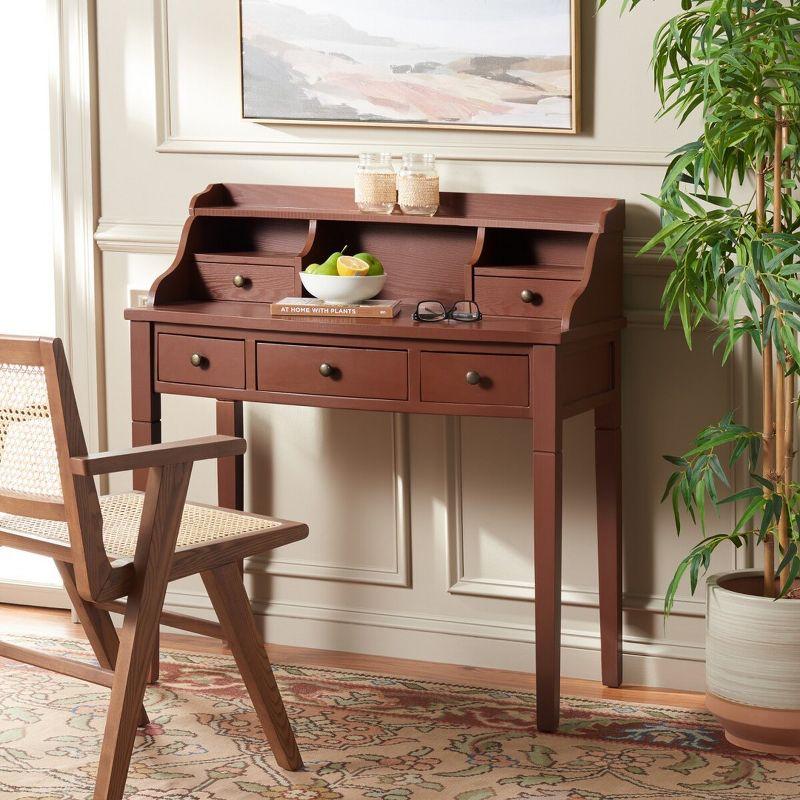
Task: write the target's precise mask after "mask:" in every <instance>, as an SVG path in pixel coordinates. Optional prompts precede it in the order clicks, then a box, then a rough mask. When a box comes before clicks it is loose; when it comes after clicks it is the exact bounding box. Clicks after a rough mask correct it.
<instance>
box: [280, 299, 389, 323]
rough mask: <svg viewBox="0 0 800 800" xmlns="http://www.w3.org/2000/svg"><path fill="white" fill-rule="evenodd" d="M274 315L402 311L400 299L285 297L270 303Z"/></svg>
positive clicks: (372, 314) (359, 314) (357, 314)
mask: <svg viewBox="0 0 800 800" xmlns="http://www.w3.org/2000/svg"><path fill="white" fill-rule="evenodd" d="M270 311H271V313H272V315H273V316H274V317H373V318H374V317H384V318H386V319H390V318H391V317H396V316H397V315H398V314H399V313H400V301H399V300H365V301H364V302H363V303H354V304H352V305H348V304H342V303H329V302H328V301H327V300H318V299H317V298H316V297H284V298H283V300H278V301H277V302H275V303H272V304H271V305H270Z"/></svg>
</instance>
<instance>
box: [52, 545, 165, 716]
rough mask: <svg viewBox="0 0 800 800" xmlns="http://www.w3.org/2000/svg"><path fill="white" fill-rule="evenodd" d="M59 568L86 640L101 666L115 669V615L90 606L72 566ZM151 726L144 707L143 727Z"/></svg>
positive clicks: (58, 563)
mask: <svg viewBox="0 0 800 800" xmlns="http://www.w3.org/2000/svg"><path fill="white" fill-rule="evenodd" d="M54 561H55V559H54ZM55 565H56V569H57V570H58V574H59V575H60V576H61V580H62V581H63V583H64V588H65V589H66V591H67V595H68V596H69V600H70V603H72V607H73V609H75V613H76V614H77V616H78V619H79V620H80V623H81V625H82V626H83V630H84V633H85V634H86V638H87V639H88V640H89V644H90V645H91V646H92V650H93V651H94V655H95V658H96V659H97V663H98V664H100V666H101V667H104V668H105V669H114V668H115V666H116V663H117V653H118V652H119V637H118V636H117V629H116V628H115V627H114V623H113V622H112V621H111V615H110V614H109V613H108V611H104V610H103V609H102V608H98V607H97V606H95V605H93V604H92V603H87V602H86V601H85V600H84V599H83V598H82V597H81V596H80V594H79V593H78V588H77V586H76V585H75V571H74V570H73V568H72V564H68V563H67V562H66V561H55ZM149 722H150V719H149V717H148V716H147V711H146V710H145V707H144V705H143V706H142V708H141V710H140V711H139V727H141V728H143V727H144V726H145V725H147V724H148V723H149Z"/></svg>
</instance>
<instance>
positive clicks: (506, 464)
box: [97, 0, 747, 688]
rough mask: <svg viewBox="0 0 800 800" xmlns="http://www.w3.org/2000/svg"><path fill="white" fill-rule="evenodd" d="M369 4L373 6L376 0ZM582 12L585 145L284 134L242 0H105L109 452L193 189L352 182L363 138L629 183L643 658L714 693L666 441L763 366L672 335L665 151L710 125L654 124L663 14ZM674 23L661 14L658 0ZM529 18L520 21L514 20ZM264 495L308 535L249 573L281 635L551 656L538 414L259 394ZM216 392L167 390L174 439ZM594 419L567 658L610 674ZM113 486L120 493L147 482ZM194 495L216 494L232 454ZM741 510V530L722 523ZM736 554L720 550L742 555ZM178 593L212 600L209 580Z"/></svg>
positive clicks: (654, 675)
mask: <svg viewBox="0 0 800 800" xmlns="http://www.w3.org/2000/svg"><path fill="white" fill-rule="evenodd" d="M366 5H367V4H366V3H365V6H366ZM647 6H648V7H645V8H642V9H641V11H640V12H638V13H636V14H634V15H632V16H625V17H623V18H622V19H620V18H619V17H618V14H617V12H616V9H611V8H609V9H607V10H606V11H604V12H602V13H601V14H600V15H599V17H597V18H595V17H594V15H593V11H592V4H591V3H590V2H587V3H584V9H583V39H584V46H583V77H584V91H583V108H584V112H583V116H584V130H585V131H586V132H585V133H584V134H582V135H580V136H575V137H564V136H556V135H554V136H542V135H539V136H535V135H520V134H499V133H494V134H489V133H481V134H479V133H469V132H458V133H449V132H441V131H399V130H395V131H389V132H384V131H381V130H375V129H368V128H333V127H331V128H328V127H313V128H312V127H292V126H286V127H277V128H270V127H264V126H259V125H256V124H253V123H248V122H244V121H242V120H241V119H240V118H239V111H238V109H239V99H238V92H239V87H238V82H239V78H238V67H237V46H238V41H237V2H236V0H127V2H126V3H125V4H124V12H123V11H122V10H121V8H122V7H121V5H120V3H118V2H116V0H98V9H97V11H98V42H99V43H98V64H99V93H100V106H99V108H100V145H101V160H100V165H101V204H102V219H101V221H100V225H99V228H98V233H97V240H98V243H99V245H100V247H101V249H102V251H103V295H104V334H105V369H106V373H105V374H106V381H105V383H106V392H107V397H108V442H109V445H110V446H112V447H120V446H125V445H126V444H127V443H128V442H129V423H128V420H129V388H130V385H129V375H128V370H129V360H128V335H127V326H126V324H125V322H124V321H123V319H122V310H123V308H124V307H125V306H126V305H127V303H128V293H129V290H131V289H146V288H147V287H148V286H149V285H150V283H151V282H152V280H153V279H154V278H155V277H156V276H157V275H158V274H159V273H160V272H161V271H163V270H164V269H165V267H166V266H167V265H168V264H169V262H170V259H171V256H172V254H173V253H174V252H175V246H176V243H177V238H178V233H179V229H180V225H181V223H182V221H183V219H184V217H185V213H186V208H187V204H188V201H189V198H190V197H191V196H192V194H194V193H195V192H196V191H198V190H199V189H201V188H203V187H205V186H206V184H208V183H211V182H213V181H240V182H274V183H296V184H312V185H330V186H347V185H349V184H350V182H351V180H352V173H353V165H354V164H353V158H352V157H353V156H354V154H356V153H357V152H358V151H359V150H362V149H373V148H377V147H380V148H381V149H389V150H392V151H394V152H400V151H401V150H403V149H406V148H422V147H425V148H427V149H430V150H433V151H434V152H437V153H438V154H439V155H440V157H441V159H442V160H441V165H440V166H441V174H442V181H443V184H444V187H445V188H447V189H450V190H457V191H458V190H463V191H495V192H521V193H541V194H559V193H561V194H577V195H606V196H609V195H613V196H617V197H622V198H625V200H626V201H627V203H628V209H629V211H628V227H627V231H626V235H627V241H626V267H625V268H626V281H625V304H626V310H627V315H628V318H629V321H630V325H629V328H628V329H627V331H626V332H625V334H624V365H623V370H624V373H623V374H624V386H625V390H624V414H625V417H624V426H625V428H624V480H625V490H624V492H625V494H624V496H625V517H624V524H625V594H626V608H627V610H626V615H625V669H626V679H627V680H628V681H629V682H635V683H647V684H653V685H669V686H679V687H686V688H690V687H691V688H699V687H700V686H701V684H702V660H703V646H702V643H703V626H704V621H703V618H702V615H703V602H702V599H701V598H691V597H690V596H689V595H688V593H687V592H684V593H682V595H681V598H680V600H679V602H678V604H677V613H676V614H675V616H674V617H673V618H672V619H671V620H670V622H669V625H668V626H667V627H666V628H665V627H664V624H663V622H664V620H663V616H662V615H661V613H660V607H661V603H662V599H663V591H664V588H665V586H666V584H667V582H668V580H669V577H670V575H671V570H672V569H673V566H674V564H675V562H676V561H677V559H678V558H679V556H680V554H682V552H683V551H684V548H685V547H686V545H687V542H690V541H693V540H694V538H693V537H694V536H695V534H694V533H693V532H692V531H687V532H686V533H685V534H684V536H683V538H682V541H680V542H678V541H677V540H676V538H675V536H674V532H673V528H672V522H671V514H670V510H669V509H668V508H666V507H662V506H660V505H659V502H658V500H659V497H660V494H661V489H662V484H663V480H664V478H665V475H666V474H667V469H666V466H665V465H664V464H663V462H662V461H661V459H660V454H661V453H664V452H675V451H678V450H680V449H681V448H682V447H683V446H684V445H685V444H686V442H687V440H688V438H689V437H690V435H692V434H693V433H694V432H696V431H697V430H698V429H699V428H700V427H701V426H702V425H704V424H706V423H707V422H709V421H711V420H713V419H718V418H719V417H720V416H721V415H722V414H723V413H724V411H725V410H727V409H728V408H729V407H733V406H739V407H741V406H742V405H744V406H745V407H746V404H747V392H746V385H745V382H744V381H743V380H742V377H741V374H742V373H743V370H742V369H741V368H740V366H737V364H736V363H734V364H732V365H731V366H729V367H726V368H724V369H723V368H720V367H718V366H717V365H716V361H715V358H714V357H713V355H712V354H711V352H710V347H709V346H708V342H706V341H703V342H702V343H701V344H699V345H698V346H697V347H696V349H695V352H694V353H693V354H689V353H688V352H687V350H686V348H685V345H684V343H683V341H682V336H681V333H680V331H679V330H678V329H676V328H670V329H668V330H667V331H663V330H662V328H661V314H660V312H659V311H658V298H659V294H660V290H661V286H662V284H663V276H664V272H665V270H664V267H663V265H660V264H659V263H657V262H656V261H655V260H654V259H653V258H646V259H638V260H635V259H634V258H633V254H634V253H635V252H636V250H637V249H638V247H639V246H640V244H641V242H642V238H643V237H646V236H647V235H648V234H649V233H650V232H651V231H652V230H653V229H654V226H655V223H656V219H655V215H654V214H653V211H652V209H651V208H649V207H648V205H647V203H646V201H643V199H642V198H641V193H643V192H655V191H657V189H658V185H659V182H660V179H661V176H662V168H663V164H664V156H663V154H664V153H667V152H669V151H670V150H672V149H673V148H674V147H675V146H676V145H677V144H678V143H680V142H681V141H683V140H684V139H687V138H690V137H691V132H686V133H683V134H680V135H676V132H675V131H674V129H673V126H672V124H671V123H658V124H656V123H654V121H653V112H654V110H655V100H654V97H653V93H652V89H651V82H650V78H649V76H648V73H647V68H646V66H647V62H648V59H649V53H650V44H649V42H650V41H651V38H652V32H653V30H654V29H655V26H656V24H657V21H658V19H657V15H658V13H659V11H658V10H657V9H656V8H655V4H653V6H652V7H650V4H647ZM661 13H663V12H661ZM509 24H513V23H512V22H511V21H510V23H509ZM245 427H246V435H247V437H248V439H249V442H250V449H249V454H248V461H247V485H246V495H247V506H248V508H251V509H253V510H256V511H262V512H272V513H275V514H277V515H280V516H284V517H288V518H298V519H302V520H305V521H307V522H308V523H309V524H310V526H311V536H310V538H309V539H308V540H307V541H306V542H301V543H297V544H295V545H292V546H290V547H286V548H284V549H282V550H281V551H280V553H279V554H278V557H277V558H276V559H274V560H272V561H263V562H258V563H251V564H250V565H249V569H248V576H247V580H248V583H249V589H250V591H251V596H252V598H253V601H254V607H255V609H256V610H257V612H258V613H259V614H262V615H267V614H268V617H266V616H265V617H264V624H265V627H266V631H267V635H268V636H269V638H270V640H272V641H275V642H283V643H290V644H297V645H301V646H310V647H324V648H333V649H339V650H353V651H358V652H368V653H380V654H387V655H396V656H403V657H415V658H425V659H431V660H441V661H453V662H460V663H465V664H474V665H481V666H495V667H505V668H511V669H523V670H527V669H530V668H531V665H532V663H533V650H532V643H533V641H534V635H535V632H534V629H533V586H532V583H531V576H532V543H531V525H532V513H531V501H530V490H531V466H530V441H531V434H530V426H529V424H528V423H525V422H521V421H516V420H487V419H472V418H466V419H463V420H461V421H459V420H455V419H447V418H444V417H433V416H418V417H409V418H406V417H404V416H402V415H382V414H379V413H362V412H346V411H322V410H315V409H306V408H266V407H257V406H249V407H247V408H246V421H245ZM212 428H213V402H212V401H210V400H198V399H189V398H183V399H179V398H174V397H173V398H166V399H165V401H164V426H163V430H164V437H165V438H167V439H175V438H180V437H185V436H192V435H199V434H203V433H208V432H209V431H211V430H212ZM592 459H593V429H592V421H591V418H590V417H589V416H582V417H578V418H576V419H573V420H571V421H569V422H568V423H567V426H566V435H565V454H564V469H565V485H566V495H565V503H564V538H565V552H564V600H565V602H566V603H567V605H566V606H565V609H564V615H563V616H564V622H563V625H564V637H563V646H564V650H563V656H564V671H565V674H567V675H572V676H579V677H588V678H597V677H599V634H598V620H597V579H596V565H597V559H596V554H595V547H594V535H595V534H594V525H595V513H594V485H593V467H592ZM127 485H128V484H127V482H126V479H125V478H119V479H116V480H115V481H114V482H113V484H112V488H114V489H122V488H125V487H126V486H127ZM191 496H192V497H193V498H194V499H197V500H206V501H213V499H214V497H215V491H214V471H213V465H211V464H203V465H201V466H199V467H198V468H197V470H196V473H195V475H194V477H193V481H192V487H191ZM722 521H723V522H724V521H725V520H722ZM731 558H732V557H731V556H729V555H728V554H724V555H723V556H721V560H720V562H719V563H720V565H721V566H729V565H730V564H731V563H732V562H731ZM168 602H169V603H170V604H171V605H172V606H174V607H176V608H178V607H180V608H182V609H184V610H192V611H194V612H195V613H196V612H198V611H199V612H200V613H210V612H209V603H208V600H207V598H206V597H205V595H204V594H203V590H202V586H201V584H200V583H199V582H198V581H186V582H182V583H180V584H177V585H175V586H173V587H172V590H171V591H170V594H169V598H168Z"/></svg>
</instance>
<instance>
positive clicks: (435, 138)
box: [154, 0, 669, 169]
mask: <svg viewBox="0 0 800 800" xmlns="http://www.w3.org/2000/svg"><path fill="white" fill-rule="evenodd" d="M169 6H170V2H169V0H157V2H156V9H155V20H154V34H155V42H154V53H155V73H156V104H157V105H156V150H157V151H158V152H159V153H183V154H186V153H193V154H214V155H238V156H254V155H259V156H284V157H285V156H296V157H308V158H347V159H352V158H355V157H356V156H357V155H358V153H359V152H361V151H363V150H364V144H365V137H369V138H370V139H371V142H370V147H371V148H373V149H375V148H378V149H380V151H381V152H391V153H394V154H396V155H399V154H400V153H402V152H404V151H405V150H407V149H408V144H409V142H408V136H407V135H406V137H405V138H397V134H396V132H394V131H390V130H383V129H379V128H371V129H370V128H364V127H363V126H362V127H359V126H346V125H340V126H336V127H328V126H319V125H297V124H293V125H289V126H280V125H269V126H267V125H265V124H263V123H255V122H254V123H251V124H252V125H253V129H254V130H255V129H260V130H261V131H262V132H263V131H266V136H264V137H254V138H252V139H249V138H248V139H215V138H207V137H203V136H202V135H191V136H179V135H177V134H176V133H175V132H174V131H173V125H172V120H173V118H174V116H175V115H174V113H173V108H172V98H173V94H174V93H173V85H172V75H171V70H172V65H171V60H170V52H169V25H170V12H169ZM230 46H231V47H233V48H235V47H236V46H237V43H235V42H231V44H230ZM355 131H358V135H357V136H356V135H355ZM426 136H427V138H428V139H429V141H428V143H427V144H426V146H428V147H432V148H433V150H434V151H435V152H436V154H437V158H439V160H441V161H474V162H495V163H502V162H508V163H550V164H587V165H593V164H594V165H598V166H616V165H624V166H637V167H657V168H661V169H663V168H664V167H665V166H666V165H667V164H668V163H669V159H668V157H667V153H666V151H665V150H660V149H657V148H652V147H643V146H642V145H641V144H638V143H631V144H629V145H622V146H618V147H603V146H597V145H592V144H584V143H580V144H569V141H570V140H569V137H564V136H563V135H562V136H560V135H558V134H556V135H553V136H552V138H551V141H550V142H546V143H545V144H541V143H540V142H542V140H543V139H545V138H546V137H543V136H542V135H541V134H525V133H516V134H509V133H502V134H499V135H498V134H490V133H477V132H469V133H468V135H466V136H463V134H459V133H458V132H456V131H446V130H444V131H437V130H429V131H426ZM459 136H461V137H462V138H463V141H462V142H458V141H454V140H455V139H456V138H457V137H459ZM553 139H557V140H558V142H557V143H553V141H552V140H553ZM572 141H578V142H580V138H579V137H575V138H574V139H572ZM496 142H502V144H499V143H496Z"/></svg>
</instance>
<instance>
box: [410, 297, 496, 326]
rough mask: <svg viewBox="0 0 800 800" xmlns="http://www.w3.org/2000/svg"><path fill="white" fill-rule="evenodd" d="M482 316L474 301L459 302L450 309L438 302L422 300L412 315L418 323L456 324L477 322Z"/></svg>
mask: <svg viewBox="0 0 800 800" xmlns="http://www.w3.org/2000/svg"><path fill="white" fill-rule="evenodd" d="M482 316H483V315H482V314H481V310H480V309H479V308H478V304H477V303H474V302H473V301H472V300H459V301H458V302H457V303H455V304H454V305H453V307H452V308H449V309H446V308H445V307H444V303H440V302H439V301H438V300H422V301H420V302H419V303H417V310H416V311H415V312H414V313H413V314H412V318H413V319H415V320H416V321H417V322H443V321H444V320H446V319H452V320H453V321H454V322H477V321H478V320H479V319H481V318H482Z"/></svg>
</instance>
